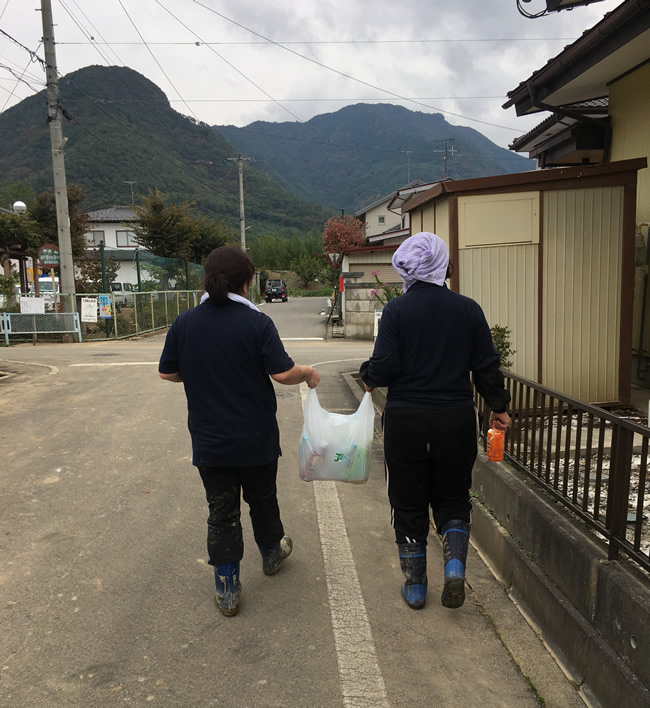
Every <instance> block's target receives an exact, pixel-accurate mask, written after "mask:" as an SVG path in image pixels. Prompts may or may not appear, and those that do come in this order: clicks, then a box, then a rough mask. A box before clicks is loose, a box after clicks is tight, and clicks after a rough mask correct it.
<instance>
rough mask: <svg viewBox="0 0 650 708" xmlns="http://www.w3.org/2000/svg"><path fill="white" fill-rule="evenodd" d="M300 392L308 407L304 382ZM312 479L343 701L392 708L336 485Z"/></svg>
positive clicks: (355, 707) (352, 707) (352, 706)
mask: <svg viewBox="0 0 650 708" xmlns="http://www.w3.org/2000/svg"><path fill="white" fill-rule="evenodd" d="M300 395H301V398H302V404H303V407H304V405H305V398H306V396H307V385H306V384H304V383H303V384H301V385H300ZM312 484H313V489H314V499H315V502H316V515H317V517H318V530H319V534H320V541H321V548H322V551H323V561H324V563H325V578H326V582H327V595H328V600H329V606H330V616H331V620H332V630H333V635H334V647H335V649H336V660H337V663H338V667H339V678H340V681H341V694H342V696H343V704H344V705H345V706H350V708H389V706H390V704H389V703H388V696H387V694H386V687H385V685H384V679H383V676H382V674H381V669H380V668H379V662H378V660H377V652H376V650H375V642H374V639H373V637H372V629H371V627H370V620H369V619H368V613H367V611H366V606H365V604H364V601H363V596H362V595H361V586H360V584H359V577H358V575H357V569H356V566H355V564H354V558H353V556H352V549H351V548H350V540H349V538H348V534H347V530H346V528H345V520H344V519H343V512H342V510H341V503H340V501H339V495H338V492H337V490H336V484H335V483H334V482H312Z"/></svg>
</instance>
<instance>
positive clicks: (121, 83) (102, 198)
mask: <svg viewBox="0 0 650 708" xmlns="http://www.w3.org/2000/svg"><path fill="white" fill-rule="evenodd" d="M59 87H60V93H61V105H62V106H63V108H64V110H65V114H66V116H68V117H69V120H66V121H64V126H63V129H64V135H65V136H66V137H67V138H68V142H67V144H66V147H65V158H66V176H67V181H68V183H72V182H76V183H78V184H79V185H81V187H82V188H83V189H84V190H85V192H86V194H87V199H86V204H85V205H84V206H85V208H87V209H88V210H92V209H97V208H100V207H102V206H105V205H111V204H124V203H127V202H128V201H129V200H130V197H131V186H130V185H129V184H127V182H129V181H134V182H135V184H134V185H133V187H134V192H135V194H136V196H137V195H141V194H146V193H147V190H148V189H149V188H151V187H158V188H159V189H160V190H161V191H163V192H165V193H168V194H175V195H177V196H178V198H179V199H189V200H193V201H195V202H196V208H197V209H198V210H199V211H201V212H203V213H205V214H209V215H212V216H216V217H221V218H225V219H226V220H228V221H230V222H231V223H232V224H233V226H235V227H237V228H238V224H239V182H238V174H237V167H236V165H235V164H234V163H233V162H231V161H228V158H232V157H234V156H236V155H237V151H236V150H235V149H234V148H233V147H232V146H231V145H230V144H229V143H227V142H226V140H225V139H224V138H223V137H222V136H221V135H220V134H219V132H218V131H216V130H214V129H212V128H211V127H210V126H208V125H207V124H205V123H199V122H197V121H195V120H194V119H192V118H188V117H186V116H183V115H181V114H180V113H178V112H176V111H174V110H173V109H172V108H171V107H170V104H169V101H168V100H167V97H166V96H165V94H164V93H163V92H162V91H161V90H160V89H159V88H158V87H157V86H156V85H155V84H153V83H152V82H151V81H149V80H148V79H146V78H145V77H144V76H142V75H141V74H139V73H137V72H135V71H133V70H131V69H128V68H124V67H104V66H89V67H85V68H83V69H80V70H78V71H75V72H73V73H71V74H68V75H66V76H65V77H63V78H61V79H60V81H59ZM0 175H2V178H1V179H2V184H1V185H0V187H3V186H4V187H8V186H9V185H10V184H11V183H13V182H16V181H19V180H21V181H24V182H26V183H27V184H28V185H29V186H31V187H33V188H34V189H35V190H36V191H37V192H40V191H42V190H44V189H46V188H48V187H51V186H52V162H51V156H50V137H49V129H48V124H47V108H46V102H45V100H44V96H43V94H37V95H34V96H31V97H29V98H26V99H24V100H23V101H21V102H20V103H18V104H17V105H15V106H12V107H11V108H10V109H8V110H6V111H5V112H4V113H2V114H1V115H0ZM244 175H245V176H244V185H245V194H246V197H245V207H246V223H247V224H248V225H250V226H251V227H252V228H251V231H250V232H249V236H250V237H251V238H254V237H255V236H257V235H261V234H262V233H267V234H278V235H285V236H286V235H291V234H297V233H299V232H306V231H309V230H320V229H321V228H322V225H323V223H324V222H325V221H326V219H327V218H328V217H329V216H331V212H330V211H329V210H328V209H326V208H323V207H322V206H319V205H318V204H314V203H309V202H307V201H306V200H305V199H304V198H299V197H297V196H295V195H294V194H291V193H290V191H288V190H287V189H286V188H283V187H281V186H279V185H278V184H276V183H275V182H273V180H272V179H270V178H269V177H268V176H267V175H265V174H263V173H262V172H260V171H258V170H257V169H255V168H253V167H250V166H248V165H247V166H246V167H245V172H244Z"/></svg>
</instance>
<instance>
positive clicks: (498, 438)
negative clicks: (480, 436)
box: [486, 428, 506, 462]
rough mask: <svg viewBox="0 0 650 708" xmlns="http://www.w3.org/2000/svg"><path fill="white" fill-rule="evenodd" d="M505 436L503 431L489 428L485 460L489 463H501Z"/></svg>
mask: <svg viewBox="0 0 650 708" xmlns="http://www.w3.org/2000/svg"><path fill="white" fill-rule="evenodd" d="M505 437H506V434H505V433H504V431H503V430H497V429H496V428H490V429H489V430H488V432H487V450H486V453H487V458H488V460H489V461H490V462H503V445H504V441H505Z"/></svg>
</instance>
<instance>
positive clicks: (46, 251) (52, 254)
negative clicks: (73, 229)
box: [38, 243, 60, 268]
mask: <svg viewBox="0 0 650 708" xmlns="http://www.w3.org/2000/svg"><path fill="white" fill-rule="evenodd" d="M38 260H39V262H40V264H41V266H42V267H43V268H58V267H59V263H60V258H59V247H58V246H57V245H56V244H54V243H46V244H44V245H43V246H41V247H40V248H39V249H38Z"/></svg>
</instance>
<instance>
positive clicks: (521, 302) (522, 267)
mask: <svg viewBox="0 0 650 708" xmlns="http://www.w3.org/2000/svg"><path fill="white" fill-rule="evenodd" d="M537 255H538V246H536V245H528V246H499V247H494V248H467V249H464V250H462V251H461V252H460V254H459V261H460V262H459V276H460V292H461V293H462V294H463V295H467V296H468V297H471V298H472V299H473V300H476V301H477V302H478V303H479V305H481V307H482V308H483V312H484V313H485V317H486V319H487V321H488V324H489V325H490V327H492V326H494V325H497V324H498V325H500V326H501V327H509V328H510V330H511V332H512V335H511V343H512V348H513V349H515V350H516V354H515V355H514V357H513V366H512V370H513V371H514V372H515V373H517V374H519V375H520V376H524V377H525V378H527V379H532V380H533V381H536V380H537V272H538V268H537Z"/></svg>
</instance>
